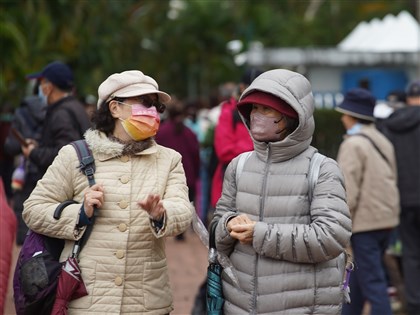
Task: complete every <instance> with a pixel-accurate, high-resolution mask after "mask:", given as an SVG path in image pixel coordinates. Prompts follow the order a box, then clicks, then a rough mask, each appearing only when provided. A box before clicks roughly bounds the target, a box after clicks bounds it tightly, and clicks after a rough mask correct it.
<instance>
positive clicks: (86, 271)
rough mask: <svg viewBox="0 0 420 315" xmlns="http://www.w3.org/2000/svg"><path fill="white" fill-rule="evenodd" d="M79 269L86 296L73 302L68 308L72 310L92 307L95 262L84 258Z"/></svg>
mask: <svg viewBox="0 0 420 315" xmlns="http://www.w3.org/2000/svg"><path fill="white" fill-rule="evenodd" d="M80 268H81V271H82V273H81V275H82V279H83V283H84V284H85V287H86V291H87V293H88V295H86V296H83V297H81V298H78V299H76V300H73V301H72V302H71V303H70V307H69V308H73V309H87V308H89V307H91V306H92V299H93V294H94V292H93V291H94V287H95V281H96V261H94V260H92V259H88V258H86V257H85V258H84V259H83V261H82V264H81V265H80Z"/></svg>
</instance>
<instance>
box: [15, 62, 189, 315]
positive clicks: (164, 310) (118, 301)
mask: <svg viewBox="0 0 420 315" xmlns="http://www.w3.org/2000/svg"><path fill="white" fill-rule="evenodd" d="M169 101H170V96H169V95H168V94H166V93H165V92H162V91H160V90H159V87H158V84H157V82H156V81H155V80H154V79H153V78H152V77H150V76H147V75H145V74H143V72H141V71H138V70H129V71H124V72H121V73H115V74H112V75H110V76H109V77H108V78H107V79H106V80H105V81H104V82H102V84H101V85H100V86H99V88H98V103H97V106H98V110H97V111H96V113H95V115H94V117H93V124H94V125H93V128H92V129H89V130H88V131H87V132H86V133H85V139H86V143H87V145H88V146H89V148H90V149H91V151H92V153H93V157H94V160H95V166H96V172H95V180H96V184H95V185H93V186H92V187H88V181H87V179H86V176H85V175H84V174H83V173H81V172H80V170H79V169H78V166H79V164H80V163H79V159H78V157H77V154H76V151H75V149H74V148H73V146H72V145H66V146H64V147H63V148H62V149H61V150H60V151H59V153H58V155H57V157H56V158H55V160H54V162H53V163H52V165H51V166H50V167H49V168H48V170H47V172H46V173H45V175H44V177H43V178H42V179H41V180H40V181H39V182H38V184H37V186H36V187H35V189H34V191H33V192H32V194H31V196H30V197H29V198H28V200H27V201H26V202H25V204H24V207H25V208H24V212H23V218H24V220H25V222H26V224H27V225H28V227H29V228H30V229H32V230H34V231H35V232H37V233H41V234H45V235H47V236H50V237H55V238H57V237H59V238H62V239H65V240H66V242H65V246H64V250H63V252H62V254H61V258H60V260H65V259H66V258H67V257H68V256H69V255H70V253H71V250H72V247H73V244H74V241H75V240H77V239H80V238H81V236H82V235H83V233H84V231H85V229H84V227H85V226H86V225H88V224H90V223H91V218H92V216H93V214H94V207H97V209H98V211H97V212H98V213H97V216H96V219H95V226H94V227H93V229H92V231H91V234H90V237H89V239H88V240H87V242H86V244H85V245H84V247H83V250H82V251H81V252H80V255H79V265H80V268H81V272H82V277H83V280H84V283H85V285H86V289H87V292H89V295H87V296H84V297H82V298H79V299H76V300H73V301H71V302H70V304H69V307H68V312H69V314H81V315H82V314H83V315H84V314H150V315H151V314H169V313H170V312H171V311H172V310H173V301H172V293H171V288H170V283H169V276H168V267H167V262H166V254H165V238H166V237H168V236H176V235H178V234H180V233H182V232H184V231H185V230H186V229H187V228H188V227H189V226H190V224H191V220H192V211H191V204H190V201H189V198H188V187H187V184H186V178H185V173H184V169H183V167H182V157H181V155H180V154H179V153H178V152H176V151H174V150H172V149H169V148H165V147H163V146H160V145H158V144H157V143H156V142H155V140H154V136H155V135H156V133H157V131H158V129H159V125H160V117H159V113H160V112H163V111H164V109H165V105H164V103H168V102H169ZM58 188H59V189H58ZM69 199H70V200H71V199H73V200H75V201H77V202H79V203H80V204H71V205H68V206H67V207H65V208H64V210H63V212H62V215H61V218H60V220H55V219H54V218H53V216H52V213H53V212H54V209H56V208H57V206H58V205H60V204H61V203H63V202H64V201H66V200H69Z"/></svg>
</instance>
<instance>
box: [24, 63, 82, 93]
mask: <svg viewBox="0 0 420 315" xmlns="http://www.w3.org/2000/svg"><path fill="white" fill-rule="evenodd" d="M26 78H27V79H41V78H45V79H47V80H48V81H50V82H51V83H52V84H54V85H55V86H57V87H58V88H59V89H62V90H69V89H71V88H73V86H74V77H73V72H72V71H71V69H70V68H69V66H67V65H66V64H64V63H62V62H60V61H54V62H51V63H49V64H48V65H47V66H45V68H44V69H42V71H40V72H36V73H32V74H28V75H27V76H26Z"/></svg>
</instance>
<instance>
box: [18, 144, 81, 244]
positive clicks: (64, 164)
mask: <svg viewBox="0 0 420 315" xmlns="http://www.w3.org/2000/svg"><path fill="white" fill-rule="evenodd" d="M78 165H79V161H78V158H77V154H76V151H75V150H74V148H73V147H72V146H71V145H66V146H64V147H63V148H62V149H61V150H60V151H59V153H58V155H57V156H56V158H55V159H54V161H53V163H52V164H51V166H50V167H49V168H48V169H47V172H46V173H45V174H44V176H43V178H42V179H41V180H39V181H38V183H37V185H36V187H35V189H34V190H33V191H32V193H31V195H30V196H29V198H28V199H27V200H26V201H25V203H24V211H23V219H24V221H25V223H26V224H27V226H28V227H29V228H30V229H32V230H34V231H35V232H37V233H41V234H44V235H47V236H50V237H55V238H61V239H68V240H75V239H78V238H80V237H81V235H78V233H77V232H76V231H77V230H76V221H77V218H78V214H79V210H80V204H72V205H69V206H67V207H66V208H65V209H64V210H63V212H62V213H61V217H60V219H59V220H56V219H54V217H53V215H54V210H55V209H56V208H57V206H58V205H59V204H60V203H62V202H64V201H66V200H75V201H77V202H78V203H80V202H81V201H82V200H83V193H82V192H83V190H84V189H85V188H86V187H87V186H88V182H87V179H86V177H85V176H84V175H83V174H81V173H80V175H79V176H77V173H78V172H79V170H78V168H77V167H78ZM75 177H78V178H77V180H76V178H75Z"/></svg>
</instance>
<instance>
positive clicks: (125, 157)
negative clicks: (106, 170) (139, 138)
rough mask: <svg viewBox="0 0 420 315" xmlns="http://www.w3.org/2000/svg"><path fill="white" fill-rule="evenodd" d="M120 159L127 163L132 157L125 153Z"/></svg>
mask: <svg viewBox="0 0 420 315" xmlns="http://www.w3.org/2000/svg"><path fill="white" fill-rule="evenodd" d="M120 160H121V162H124V163H127V162H128V161H129V160H130V158H129V157H128V155H123V156H122V157H121V158H120Z"/></svg>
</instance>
